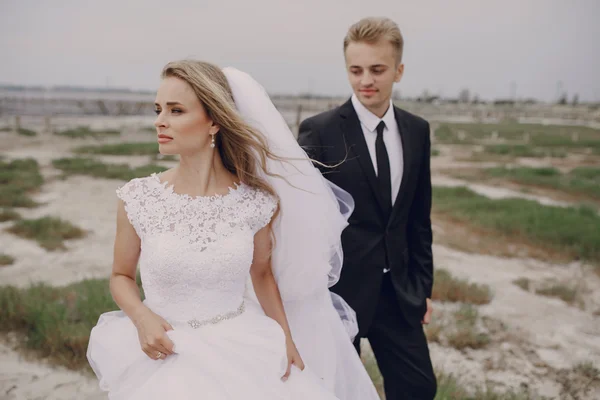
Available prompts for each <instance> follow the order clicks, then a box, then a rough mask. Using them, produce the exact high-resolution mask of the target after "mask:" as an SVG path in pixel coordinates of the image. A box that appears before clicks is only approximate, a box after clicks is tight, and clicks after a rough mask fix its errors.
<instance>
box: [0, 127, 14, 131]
mask: <svg viewBox="0 0 600 400" xmlns="http://www.w3.org/2000/svg"><path fill="white" fill-rule="evenodd" d="M12 130H13V128H11V127H10V126H2V127H0V132H12Z"/></svg>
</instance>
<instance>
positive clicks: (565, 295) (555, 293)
mask: <svg viewBox="0 0 600 400" xmlns="http://www.w3.org/2000/svg"><path fill="white" fill-rule="evenodd" d="M535 293H536V294H539V295H542V296H547V297H556V298H559V299H561V300H562V301H564V302H565V303H567V304H570V305H574V304H576V303H579V302H580V301H579V288H577V287H575V286H570V285H567V284H564V283H558V282H554V283H550V284H546V285H544V286H542V287H539V288H537V289H536V290H535Z"/></svg>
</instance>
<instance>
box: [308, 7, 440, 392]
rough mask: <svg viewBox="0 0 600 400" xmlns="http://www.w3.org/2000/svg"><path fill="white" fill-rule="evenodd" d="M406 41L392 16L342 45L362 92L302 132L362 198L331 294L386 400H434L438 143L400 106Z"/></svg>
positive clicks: (318, 156)
mask: <svg viewBox="0 0 600 400" xmlns="http://www.w3.org/2000/svg"><path fill="white" fill-rule="evenodd" d="M403 44H404V42H403V38H402V35H401V33H400V30H399V29H398V26H397V25H396V24H395V23H394V22H393V21H391V20H389V19H387V18H366V19H363V20H361V21H359V22H357V23H356V24H354V25H353V26H352V27H350V30H349V31H348V33H347V35H346V37H345V39H344V55H345V60H346V72H347V74H348V79H349V81H350V84H351V86H352V90H353V92H354V94H353V96H352V98H351V99H350V100H348V101H347V102H346V103H345V104H344V105H342V106H341V107H339V108H337V109H334V110H332V111H328V112H325V113H322V114H319V115H316V116H314V117H311V118H308V119H306V120H305V121H303V122H302V123H301V124H300V130H299V135H298V140H299V142H300V144H301V145H302V146H303V148H304V149H305V150H306V151H307V153H308V154H309V156H311V157H312V158H313V159H315V160H316V161H319V162H321V163H323V164H326V165H332V166H333V165H335V167H332V168H326V167H322V166H321V167H320V169H321V171H322V172H323V175H324V176H325V177H326V178H327V179H329V180H330V181H331V182H333V183H335V184H336V185H338V186H340V187H341V188H342V189H344V190H346V191H347V192H349V193H350V194H351V195H352V197H353V198H354V200H355V203H356V205H355V210H354V213H353V214H352V216H351V217H350V220H349V223H350V225H349V226H348V228H346V230H345V231H344V233H343V235H342V245H343V250H344V267H343V269H342V275H341V278H340V280H339V282H338V283H337V284H336V285H335V286H334V287H332V289H331V290H332V291H333V292H336V293H338V294H339V295H340V296H342V297H343V298H344V299H345V300H346V301H347V302H348V303H349V305H350V306H351V307H352V308H353V309H354V310H355V311H356V314H357V317H358V325H359V334H358V336H357V341H356V343H355V345H356V346H357V349H358V351H359V352H360V347H359V341H360V338H368V339H369V342H370V344H371V346H372V348H373V352H374V353H375V357H376V358H377V363H378V365H379V369H380V371H381V373H382V375H383V378H384V385H385V393H386V398H387V399H388V400H397V399H411V400H412V399H419V400H420V399H423V400H431V399H433V398H434V397H435V393H436V378H435V375H434V372H433V368H432V365H431V359H430V357H429V349H428V346H427V339H426V338H425V334H424V332H423V327H422V324H423V323H429V320H430V318H431V301H430V297H431V288H432V285H433V257H432V252H431V241H432V233H431V220H430V212H431V176H430V168H429V163H430V139H429V124H428V123H427V121H425V120H423V119H421V118H419V117H417V116H415V115H412V114H410V113H408V112H406V111H403V110H401V109H399V108H397V107H394V106H393V104H392V101H391V96H392V88H393V85H394V83H395V82H399V81H400V78H402V73H403V72H404V65H403V64H402V49H403Z"/></svg>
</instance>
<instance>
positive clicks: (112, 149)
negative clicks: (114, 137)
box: [75, 142, 158, 156]
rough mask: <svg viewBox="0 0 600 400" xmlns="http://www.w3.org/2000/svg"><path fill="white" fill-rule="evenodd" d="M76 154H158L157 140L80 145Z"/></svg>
mask: <svg viewBox="0 0 600 400" xmlns="http://www.w3.org/2000/svg"><path fill="white" fill-rule="evenodd" d="M75 153H78V154H110V155H116V156H130V155H142V156H145V155H156V154H158V143H157V142H144V143H118V144H105V145H99V146H81V147H78V148H76V149H75Z"/></svg>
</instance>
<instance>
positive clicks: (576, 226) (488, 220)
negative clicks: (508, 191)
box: [433, 187, 600, 262]
mask: <svg viewBox="0 0 600 400" xmlns="http://www.w3.org/2000/svg"><path fill="white" fill-rule="evenodd" d="M433 203H434V207H435V210H436V212H439V213H445V214H449V215H450V216H452V217H453V218H455V219H458V220H461V221H463V222H464V223H468V224H473V225H475V226H478V227H481V228H485V229H487V230H490V231H492V232H494V233H497V234H500V235H504V236H507V237H510V238H512V239H515V238H522V239H525V240H526V241H528V242H529V243H531V244H535V245H539V246H541V247H547V248H552V249H553V250H558V251H562V252H564V253H565V254H568V255H570V256H572V257H574V258H577V259H585V260H589V261H594V262H598V261H600V216H599V215H598V214H597V213H596V211H595V210H593V209H591V208H589V207H579V208H575V207H553V206H546V205H541V204H539V203H537V202H535V201H531V200H525V199H496V200H494V199H489V198H487V197H484V196H481V195H479V194H476V193H474V192H473V191H471V190H469V189H467V188H465V187H458V188H445V187H434V189H433Z"/></svg>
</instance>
